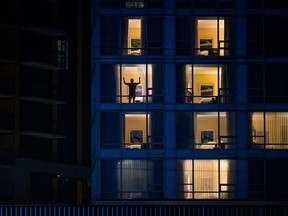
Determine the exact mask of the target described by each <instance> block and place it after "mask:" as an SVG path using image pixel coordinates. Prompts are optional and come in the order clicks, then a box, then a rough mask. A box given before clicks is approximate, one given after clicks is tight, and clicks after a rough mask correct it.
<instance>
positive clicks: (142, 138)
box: [123, 112, 163, 149]
mask: <svg viewBox="0 0 288 216" xmlns="http://www.w3.org/2000/svg"><path fill="white" fill-rule="evenodd" d="M162 123H163V113H161V112H150V113H125V114H124V124H123V127H124V135H123V138H124V139H123V140H124V142H123V148H128V149H147V148H148V149H159V148H163V125H162Z"/></svg>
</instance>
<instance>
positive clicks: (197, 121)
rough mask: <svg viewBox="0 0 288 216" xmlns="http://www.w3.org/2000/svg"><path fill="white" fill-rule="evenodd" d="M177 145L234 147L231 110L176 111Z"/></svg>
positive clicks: (233, 119) (233, 120)
mask: <svg viewBox="0 0 288 216" xmlns="http://www.w3.org/2000/svg"><path fill="white" fill-rule="evenodd" d="M176 134H177V136H176V138H177V147H178V148H184V149H185V148H196V149H233V148H235V114H234V113H233V112H219V113H218V112H196V113H192V112H178V113H177V133H176Z"/></svg>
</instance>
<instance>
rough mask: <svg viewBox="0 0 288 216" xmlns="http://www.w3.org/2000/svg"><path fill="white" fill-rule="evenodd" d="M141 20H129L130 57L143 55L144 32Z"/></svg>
mask: <svg viewBox="0 0 288 216" xmlns="http://www.w3.org/2000/svg"><path fill="white" fill-rule="evenodd" d="M141 23H142V20H141V19H128V34H127V36H128V40H127V48H128V54H130V55H141V49H142V37H141V35H142V31H141V29H142V28H141Z"/></svg>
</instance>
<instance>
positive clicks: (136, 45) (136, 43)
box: [130, 38, 141, 51]
mask: <svg viewBox="0 0 288 216" xmlns="http://www.w3.org/2000/svg"><path fill="white" fill-rule="evenodd" d="M130 46H131V51H136V50H140V48H141V39H138V38H131V40H130Z"/></svg>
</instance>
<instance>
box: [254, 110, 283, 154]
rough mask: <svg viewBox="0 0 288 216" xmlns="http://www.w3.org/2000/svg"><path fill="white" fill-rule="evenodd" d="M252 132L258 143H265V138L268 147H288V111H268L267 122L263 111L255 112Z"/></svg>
mask: <svg viewBox="0 0 288 216" xmlns="http://www.w3.org/2000/svg"><path fill="white" fill-rule="evenodd" d="M264 127H265V129H264ZM251 133H252V135H253V136H256V137H255V138H254V140H253V141H254V143H256V144H257V143H259V144H264V140H265V141H266V148H268V149H288V113H286V112H267V113H266V114H265V124H264V114H263V113H261V112H255V113H253V115H252V132H251ZM261 136H262V137H261Z"/></svg>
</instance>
